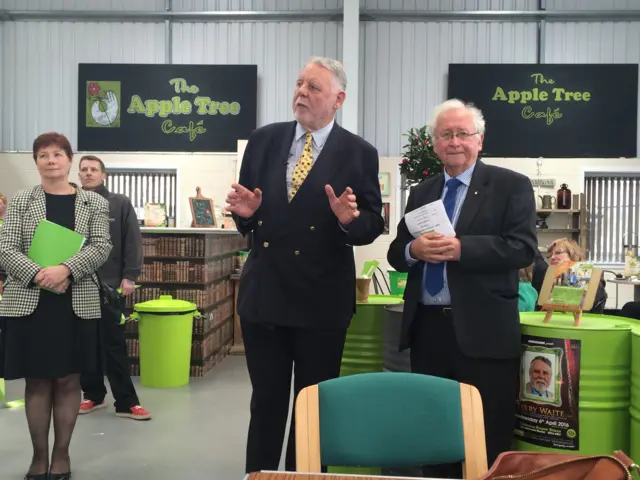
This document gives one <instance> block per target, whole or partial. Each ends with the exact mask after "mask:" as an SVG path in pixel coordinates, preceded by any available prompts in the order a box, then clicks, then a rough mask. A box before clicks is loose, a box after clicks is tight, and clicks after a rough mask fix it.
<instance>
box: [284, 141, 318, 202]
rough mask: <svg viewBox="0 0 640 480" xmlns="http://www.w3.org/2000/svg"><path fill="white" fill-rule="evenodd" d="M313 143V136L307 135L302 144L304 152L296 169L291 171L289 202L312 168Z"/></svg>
mask: <svg viewBox="0 0 640 480" xmlns="http://www.w3.org/2000/svg"><path fill="white" fill-rule="evenodd" d="M312 141H313V134H311V133H307V136H306V141H305V143H304V150H303V151H302V155H300V158H299V159H298V163H296V168H294V169H293V176H292V178H291V193H290V194H289V201H291V200H292V199H293V197H294V196H295V195H296V193H298V190H300V187H301V186H302V182H304V179H305V178H307V175H309V171H310V170H311V167H312V166H313V151H312V150H311V142H312Z"/></svg>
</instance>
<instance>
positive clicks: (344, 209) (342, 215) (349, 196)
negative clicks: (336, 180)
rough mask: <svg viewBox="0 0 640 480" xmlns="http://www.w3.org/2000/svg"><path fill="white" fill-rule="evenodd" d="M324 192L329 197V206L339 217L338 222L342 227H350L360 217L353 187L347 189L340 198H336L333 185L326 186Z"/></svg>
mask: <svg viewBox="0 0 640 480" xmlns="http://www.w3.org/2000/svg"><path fill="white" fill-rule="evenodd" d="M324 191H325V192H326V194H327V197H329V205H330V206H331V210H333V214H334V215H335V216H336V217H338V221H339V222H340V223H341V224H342V225H349V224H350V223H351V222H353V221H354V220H355V219H356V218H358V217H359V216H360V211H359V210H358V204H357V203H356V196H355V195H354V194H353V190H352V189H351V187H347V189H346V190H345V191H344V193H343V194H342V195H340V197H336V194H335V193H334V191H333V188H332V187H331V185H325V187H324Z"/></svg>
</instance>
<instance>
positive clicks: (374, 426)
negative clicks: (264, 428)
mask: <svg viewBox="0 0 640 480" xmlns="http://www.w3.org/2000/svg"><path fill="white" fill-rule="evenodd" d="M296 456H297V470H298V471H300V472H320V466H321V465H332V466H360V467H382V468H385V467H417V466H422V465H433V464H440V463H454V462H458V461H463V462H464V463H465V472H466V475H467V476H469V477H471V478H474V477H477V476H480V475H482V474H484V473H486V471H487V458H486V446H485V438H484V420H483V414H482V400H481V398H480V393H479V392H478V390H477V389H476V388H475V387H472V386H470V385H465V384H460V383H458V382H455V381H453V380H447V379H443V378H438V377H432V376H428V375H419V374H413V373H396V372H393V373H392V372H384V373H382V372H381V373H365V374H360V375H351V376H347V377H340V378H336V379H333V380H328V381H326V382H322V383H319V384H318V385H312V386H310V387H307V388H305V389H303V390H302V391H301V392H300V394H299V395H298V398H297V401H296Z"/></svg>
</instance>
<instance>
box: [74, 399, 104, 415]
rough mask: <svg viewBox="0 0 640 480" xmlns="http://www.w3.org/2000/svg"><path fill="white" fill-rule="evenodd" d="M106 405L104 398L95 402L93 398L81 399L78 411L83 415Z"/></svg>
mask: <svg viewBox="0 0 640 480" xmlns="http://www.w3.org/2000/svg"><path fill="white" fill-rule="evenodd" d="M106 406H107V404H106V403H104V400H103V401H102V403H96V402H94V401H93V400H83V401H82V402H80V411H79V412H78V413H79V414H80V415H85V414H87V413H91V412H93V411H95V410H98V409H100V408H104V407H106Z"/></svg>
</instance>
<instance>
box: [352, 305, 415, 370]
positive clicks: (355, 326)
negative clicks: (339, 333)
mask: <svg viewBox="0 0 640 480" xmlns="http://www.w3.org/2000/svg"><path fill="white" fill-rule="evenodd" d="M402 301H403V300H402V298H401V297H397V296H393V295H369V301H368V302H358V303H357V305H356V314H355V315H354V316H353V318H352V319H351V325H350V326H349V329H348V330H347V339H346V340H345V342H344V352H343V354H342V366H341V369H340V376H341V377H344V376H347V375H354V374H357V373H371V372H382V371H383V369H382V367H383V364H384V360H383V352H384V330H385V322H386V312H385V309H384V307H385V306H387V305H395V304H398V303H402Z"/></svg>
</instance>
